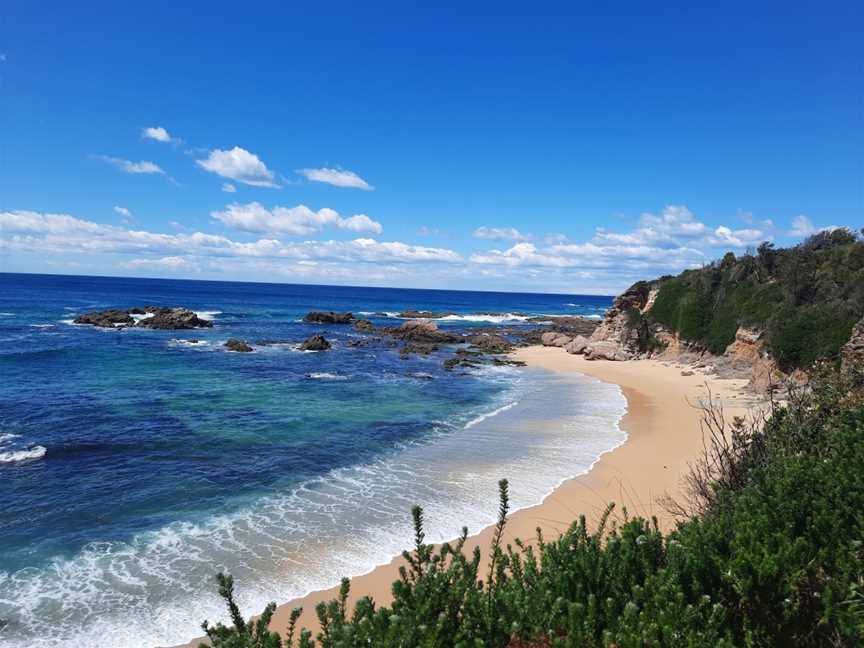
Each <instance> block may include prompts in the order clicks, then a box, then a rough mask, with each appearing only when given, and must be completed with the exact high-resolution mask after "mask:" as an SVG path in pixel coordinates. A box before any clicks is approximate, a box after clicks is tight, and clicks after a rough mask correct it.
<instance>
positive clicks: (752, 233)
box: [707, 225, 770, 248]
mask: <svg viewBox="0 0 864 648" xmlns="http://www.w3.org/2000/svg"><path fill="white" fill-rule="evenodd" d="M766 238H770V237H766V235H765V232H763V231H762V230H758V229H752V228H750V229H739V230H732V229H730V228H728V227H726V226H725V225H721V226H719V227H718V228H717V229H715V230H714V233H713V234H712V235H711V236H709V237H708V238H707V240H708V243H709V244H710V245H713V246H715V247H737V248H741V247H746V246H748V245H753V244H754V243H760V242H762V241H764V240H766Z"/></svg>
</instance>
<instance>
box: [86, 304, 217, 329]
mask: <svg viewBox="0 0 864 648" xmlns="http://www.w3.org/2000/svg"><path fill="white" fill-rule="evenodd" d="M74 322H75V324H89V325H91V326H98V327H101V328H127V327H132V326H134V327H137V328H150V329H162V330H177V329H195V328H209V327H211V326H213V322H211V321H210V320H206V319H202V318H201V317H199V316H198V314H197V313H196V312H195V311H192V310H189V309H188V308H165V307H162V306H145V307H144V308H130V309H127V310H120V309H116V308H113V309H109V310H104V311H94V312H92V313H85V314H84V315H81V316H79V317H77V318H75V320H74Z"/></svg>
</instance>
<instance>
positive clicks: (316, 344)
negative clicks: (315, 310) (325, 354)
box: [300, 335, 332, 351]
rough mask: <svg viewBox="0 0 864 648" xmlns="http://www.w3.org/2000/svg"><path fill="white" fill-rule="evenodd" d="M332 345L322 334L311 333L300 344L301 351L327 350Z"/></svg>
mask: <svg viewBox="0 0 864 648" xmlns="http://www.w3.org/2000/svg"><path fill="white" fill-rule="evenodd" d="M331 346H332V345H331V344H330V342H328V341H327V339H326V338H325V337H324V336H323V335H313V336H312V337H309V338H307V339H305V340H304V341H303V342H302V343H301V344H300V350H301V351H327V350H328V349H329V348H330V347H331Z"/></svg>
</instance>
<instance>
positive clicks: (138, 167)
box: [96, 155, 165, 175]
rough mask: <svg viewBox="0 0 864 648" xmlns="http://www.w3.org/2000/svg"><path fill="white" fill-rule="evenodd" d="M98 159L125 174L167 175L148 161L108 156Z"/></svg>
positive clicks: (98, 156)
mask: <svg viewBox="0 0 864 648" xmlns="http://www.w3.org/2000/svg"><path fill="white" fill-rule="evenodd" d="M96 158H97V159H100V160H103V161H104V162H107V163H108V164H110V165H112V166H114V167H116V168H118V169H120V170H121V171H124V172H125V173H160V174H162V175H165V172H164V171H163V170H162V169H161V168H160V167H159V165H158V164H155V163H154V162H148V161H146V160H142V161H141V162H133V161H132V160H124V159H123V158H116V157H110V156H108V155H97V156H96Z"/></svg>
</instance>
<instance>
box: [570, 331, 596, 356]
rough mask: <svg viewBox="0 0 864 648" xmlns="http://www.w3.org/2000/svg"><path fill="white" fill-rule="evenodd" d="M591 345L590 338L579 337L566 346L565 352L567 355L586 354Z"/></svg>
mask: <svg viewBox="0 0 864 648" xmlns="http://www.w3.org/2000/svg"><path fill="white" fill-rule="evenodd" d="M589 345H590V342H589V341H588V338H586V337H585V336H584V335H577V336H576V337H575V338H573V339H572V340H570V342H568V343H567V344H565V345H564V350H565V351H566V352H567V353H572V354H574V355H578V354H580V353H584V352H585V349H586V348H588V346H589Z"/></svg>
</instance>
